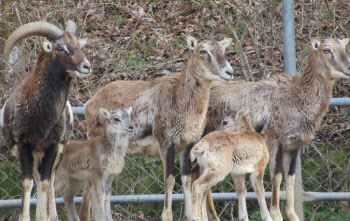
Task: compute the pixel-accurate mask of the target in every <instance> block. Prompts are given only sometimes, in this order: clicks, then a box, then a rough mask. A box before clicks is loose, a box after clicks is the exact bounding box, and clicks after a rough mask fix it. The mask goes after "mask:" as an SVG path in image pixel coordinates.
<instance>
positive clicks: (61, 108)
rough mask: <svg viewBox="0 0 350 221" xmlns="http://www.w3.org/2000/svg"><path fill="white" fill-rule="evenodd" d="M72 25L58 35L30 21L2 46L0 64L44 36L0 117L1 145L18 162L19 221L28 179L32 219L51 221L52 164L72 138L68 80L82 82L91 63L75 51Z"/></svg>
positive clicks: (78, 44)
mask: <svg viewBox="0 0 350 221" xmlns="http://www.w3.org/2000/svg"><path fill="white" fill-rule="evenodd" d="M76 29H77V27H76V25H75V24H74V22H73V21H70V20H69V21H68V23H67V28H66V30H65V31H62V30H61V29H59V28H58V27H56V26H55V25H52V24H49V23H47V22H32V23H28V24H25V25H22V26H21V27H19V28H17V29H16V30H15V31H14V32H13V33H12V34H11V35H10V36H9V38H8V40H7V41H6V44H5V46H4V59H5V61H7V59H8V57H9V54H10V52H11V50H12V48H13V47H14V45H16V43H17V42H18V41H20V40H22V39H24V38H26V37H28V36H44V37H47V38H48V39H49V40H51V41H52V42H49V41H44V42H43V43H42V50H41V52H40V54H39V56H38V61H37V64H36V66H35V68H34V70H33V72H31V73H30V74H28V75H26V76H25V77H24V79H23V80H22V82H21V84H20V85H19V87H18V88H17V89H16V90H15V91H14V92H13V93H12V95H11V96H10V98H9V99H8V100H7V101H6V103H5V105H4V107H3V108H2V113H1V127H2V129H1V133H2V137H3V139H4V142H5V145H6V146H7V147H8V148H10V149H11V152H12V153H13V154H14V155H15V156H16V157H17V158H18V159H19V160H20V162H21V169H22V185H23V195H22V211H21V214H20V220H26V221H29V220H30V213H29V212H30V208H29V200H30V195H31V191H32V188H33V178H34V180H35V183H36V185H37V195H38V198H37V207H36V220H48V219H49V218H50V220H57V212H56V204H55V194H54V191H53V188H51V187H52V185H53V182H54V180H55V170H54V169H53V168H55V167H56V164H57V162H58V160H59V153H60V152H61V148H62V146H63V145H64V144H65V142H66V141H67V140H68V138H69V137H70V135H71V133H72V130H71V129H72V125H73V122H72V119H73V116H72V110H71V106H70V104H69V102H68V94H69V87H70V85H71V82H72V79H73V77H80V78H82V77H87V76H89V74H90V72H91V64H90V63H89V61H88V60H87V58H86V57H85V54H84V53H83V52H82V50H81V48H82V47H83V46H84V45H85V43H86V40H85V39H81V40H78V38H77V36H76Z"/></svg>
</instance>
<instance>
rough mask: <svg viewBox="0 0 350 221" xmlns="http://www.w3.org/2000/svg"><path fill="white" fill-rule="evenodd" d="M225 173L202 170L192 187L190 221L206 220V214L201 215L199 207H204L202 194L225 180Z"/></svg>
mask: <svg viewBox="0 0 350 221" xmlns="http://www.w3.org/2000/svg"><path fill="white" fill-rule="evenodd" d="M226 174H227V173H225V172H224V174H223V173H222V171H215V170H210V172H209V170H206V169H204V171H203V173H201V175H200V177H199V178H198V179H197V180H196V181H194V183H193V186H192V219H191V220H203V219H205V218H207V214H201V213H202V211H205V210H203V209H202V208H201V207H202V206H205V203H204V204H203V200H206V199H204V198H203V197H204V193H205V191H206V190H208V189H210V188H211V187H212V186H214V185H215V184H217V183H218V182H220V181H221V180H223V179H224V178H225V176H226Z"/></svg>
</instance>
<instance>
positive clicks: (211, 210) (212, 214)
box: [191, 163, 220, 221]
mask: <svg viewBox="0 0 350 221" xmlns="http://www.w3.org/2000/svg"><path fill="white" fill-rule="evenodd" d="M199 176H200V168H199V164H198V163H195V164H194V165H193V167H192V169H191V183H192V185H193V183H194V181H196V180H197V179H198V177H199ZM206 195H207V196H206V201H207V202H206V205H207V216H208V220H212V221H219V220H220V219H219V216H218V215H217V213H216V210H215V206H214V201H213V197H212V195H211V189H208V190H207V194H206Z"/></svg>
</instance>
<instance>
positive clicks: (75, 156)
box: [55, 108, 133, 221]
mask: <svg viewBox="0 0 350 221" xmlns="http://www.w3.org/2000/svg"><path fill="white" fill-rule="evenodd" d="M131 110H132V108H129V109H124V108H117V109H115V110H113V111H111V112H109V111H108V110H106V109H104V108H100V114H101V116H102V117H104V118H106V125H105V127H106V133H105V134H103V135H100V136H97V137H94V138H91V139H89V140H87V141H70V142H69V143H68V144H66V145H65V146H64V148H63V154H62V160H61V162H60V163H59V165H58V168H57V172H56V182H55V189H56V191H58V190H60V189H62V188H63V187H64V191H63V198H64V203H65V206H66V208H67V212H68V217H69V220H79V217H78V214H77V212H76V210H75V206H74V196H75V194H76V193H77V192H78V190H79V189H80V188H81V187H82V185H83V183H84V181H87V180H89V181H90V182H91V183H92V184H93V190H94V191H92V195H93V197H92V199H93V210H94V212H93V215H94V216H95V217H94V220H99V221H103V220H109V221H111V220H113V219H112V214H111V207H110V203H111V191H112V182H113V179H114V177H115V176H116V175H117V174H119V173H120V172H121V171H122V169H123V167H124V156H125V153H126V148H127V146H128V139H129V134H131V132H133V125H132V124H131V120H130V113H131Z"/></svg>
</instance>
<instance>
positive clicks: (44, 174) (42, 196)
mask: <svg viewBox="0 0 350 221" xmlns="http://www.w3.org/2000/svg"><path fill="white" fill-rule="evenodd" d="M57 150H58V146H57V144H51V145H50V147H49V148H47V149H46V150H45V155H44V157H43V158H42V159H41V163H40V164H39V167H38V170H37V171H38V172H39V176H40V178H39V179H40V180H39V182H38V184H37V187H38V188H37V194H38V199H37V207H36V220H38V221H41V220H45V221H47V220H48V219H49V195H50V193H49V192H50V187H51V176H52V172H53V171H54V170H53V165H54V163H55V160H56V157H57ZM34 160H35V161H37V160H40V157H34ZM34 171H36V170H34ZM52 182H54V181H52Z"/></svg>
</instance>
